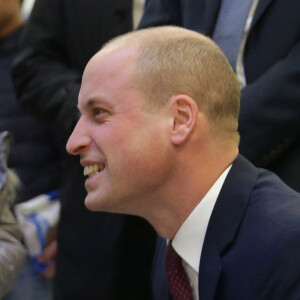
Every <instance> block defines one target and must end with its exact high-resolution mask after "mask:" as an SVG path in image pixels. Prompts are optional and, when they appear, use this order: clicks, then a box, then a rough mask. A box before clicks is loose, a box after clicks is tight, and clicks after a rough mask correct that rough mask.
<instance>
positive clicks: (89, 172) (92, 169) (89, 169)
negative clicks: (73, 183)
mask: <svg viewBox="0 0 300 300" xmlns="http://www.w3.org/2000/svg"><path fill="white" fill-rule="evenodd" d="M103 169H104V164H101V165H98V164H95V165H90V166H86V167H84V170H83V175H84V176H89V177H91V176H93V175H95V174H97V173H99V172H101V171H103Z"/></svg>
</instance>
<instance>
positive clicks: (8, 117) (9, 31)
mask: <svg viewBox="0 0 300 300" xmlns="http://www.w3.org/2000/svg"><path fill="white" fill-rule="evenodd" d="M23 24H24V20H23V17H22V15H21V1H20V0H0V131H9V132H10V133H11V135H12V138H13V142H12V145H11V151H10V154H9V157H8V165H9V167H10V168H12V169H13V170H14V171H15V172H16V173H17V175H18V177H19V179H20V181H21V183H20V188H19V189H18V193H17V196H16V203H20V202H24V201H26V200H29V199H31V198H33V197H35V196H37V195H40V194H43V193H48V192H50V191H52V190H53V189H57V188H59V185H60V179H61V173H62V156H63V155H64V154H63V153H64V152H63V145H64V142H63V140H62V139H63V138H62V137H60V138H59V135H57V134H55V135H54V133H53V132H52V131H51V130H50V129H49V128H48V127H47V126H46V125H45V124H43V123H42V122H41V121H40V120H38V119H37V118H36V117H34V116H32V115H31V114H30V113H29V112H27V111H25V110H24V109H23V108H21V106H20V105H19V104H18V103H17V102H16V96H15V90H14V86H13V83H12V78H11V66H12V63H13V60H14V59H15V56H16V53H17V51H18V50H19V43H20V37H21V34H22V31H23ZM20 297H21V298H22V299H24V300H25V299H37V298H38V299H51V281H50V280H48V279H45V278H42V277H41V276H40V274H38V273H37V272H36V271H35V270H34V269H33V267H32V265H31V262H30V261H29V259H27V261H26V264H25V266H24V268H23V270H22V272H21V274H20V277H19V279H18V281H17V283H16V286H15V287H14V289H13V290H12V291H11V292H10V294H9V295H7V298H6V299H7V300H8V299H21V298H20Z"/></svg>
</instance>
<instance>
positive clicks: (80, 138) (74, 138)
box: [66, 116, 91, 155]
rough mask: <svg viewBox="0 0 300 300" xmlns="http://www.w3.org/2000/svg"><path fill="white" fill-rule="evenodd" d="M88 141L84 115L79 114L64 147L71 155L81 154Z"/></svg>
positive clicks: (89, 140)
mask: <svg viewBox="0 0 300 300" xmlns="http://www.w3.org/2000/svg"><path fill="white" fill-rule="evenodd" d="M90 142H91V139H90V137H89V135H88V131H87V128H86V125H85V122H84V117H83V116H81V117H80V119H79V120H78V122H77V124H76V126H75V128H74V130H73V132H72V134H71V135H70V137H69V139H68V142H67V145H66V149H67V151H68V152H69V153H70V154H72V155H78V154H82V152H83V151H84V150H85V149H86V148H87V147H88V145H89V144H90Z"/></svg>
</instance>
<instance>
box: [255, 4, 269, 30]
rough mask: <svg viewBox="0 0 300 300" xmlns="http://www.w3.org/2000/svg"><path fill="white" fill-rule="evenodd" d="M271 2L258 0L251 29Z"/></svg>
mask: <svg viewBox="0 0 300 300" xmlns="http://www.w3.org/2000/svg"><path fill="white" fill-rule="evenodd" d="M272 1H273V0H259V2H258V5H257V8H256V11H255V13H254V17H253V21H252V24H251V29H252V28H253V27H254V26H255V25H256V23H257V21H258V20H259V19H260V17H261V16H262V14H263V13H264V11H265V10H266V9H267V7H268V6H269V5H270V3H271V2H272Z"/></svg>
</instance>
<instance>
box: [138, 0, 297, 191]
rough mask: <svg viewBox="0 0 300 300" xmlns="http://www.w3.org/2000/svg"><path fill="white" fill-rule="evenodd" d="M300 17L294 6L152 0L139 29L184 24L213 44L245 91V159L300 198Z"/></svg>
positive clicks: (281, 0)
mask: <svg viewBox="0 0 300 300" xmlns="http://www.w3.org/2000/svg"><path fill="white" fill-rule="evenodd" d="M299 11H300V2H299V1H295V0H247V1H239V0H236V1H228V0H187V1H174V0H147V1H146V6H145V13H144V15H143V18H142V20H141V23H140V25H139V28H146V27H152V26H160V25H177V26H181V27H184V28H188V29H191V30H194V31H198V32H200V33H203V34H205V35H207V36H209V37H212V39H213V40H214V41H215V42H216V43H217V44H218V45H219V46H220V48H221V49H222V50H223V52H224V53H225V55H226V57H227V59H228V60H229V62H230V64H231V66H232V68H233V70H234V71H235V72H236V74H237V76H238V78H239V82H240V85H241V110H240V116H239V132H240V135H241V143H240V146H239V149H240V152H241V154H243V155H244V156H245V157H246V158H248V159H249V160H250V161H251V162H253V163H254V164H255V165H256V166H259V167H264V168H267V169H269V170H271V171H273V172H275V173H276V174H277V175H279V176H280V177H281V179H282V180H283V181H285V183H287V184H288V185H289V186H291V187H292V188H294V189H295V190H297V191H300V180H299V174H300V101H299V99H300V68H299V65H300V41H299V36H300V19H299V17H298V15H299V13H298V12H299Z"/></svg>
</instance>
